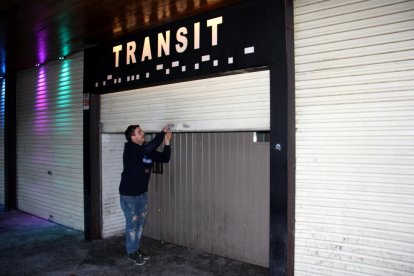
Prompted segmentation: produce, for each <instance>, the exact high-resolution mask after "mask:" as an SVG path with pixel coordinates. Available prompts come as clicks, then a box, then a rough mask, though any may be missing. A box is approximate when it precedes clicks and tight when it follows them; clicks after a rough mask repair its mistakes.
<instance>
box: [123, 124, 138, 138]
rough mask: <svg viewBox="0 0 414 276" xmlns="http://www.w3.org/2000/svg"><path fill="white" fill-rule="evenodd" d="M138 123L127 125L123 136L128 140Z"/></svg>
mask: <svg viewBox="0 0 414 276" xmlns="http://www.w3.org/2000/svg"><path fill="white" fill-rule="evenodd" d="M138 127H139V125H130V126H128V127H127V129H126V130H125V138H126V139H127V140H128V141H131V136H133V135H134V132H135V129H136V128H138Z"/></svg>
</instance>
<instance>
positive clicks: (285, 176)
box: [84, 1, 295, 275]
mask: <svg viewBox="0 0 414 276" xmlns="http://www.w3.org/2000/svg"><path fill="white" fill-rule="evenodd" d="M292 13H293V7H292V6H289V5H288V6H285V3H283V2H279V1H246V2H244V3H242V4H239V5H235V6H231V7H228V8H225V9H220V10H217V11H213V12H210V13H207V14H202V15H199V16H195V17H191V18H188V19H185V20H182V21H178V22H173V23H171V24H167V25H165V26H160V27H158V28H155V29H153V30H150V31H148V32H145V33H143V34H138V35H135V36H131V37H127V38H125V39H122V40H119V41H114V42H113V43H111V44H110V45H100V46H97V47H94V48H90V49H86V51H85V70H84V74H85V75H84V76H85V77H84V80H85V82H84V100H85V103H84V104H85V105H86V108H85V106H84V109H85V110H84V130H85V131H84V149H85V151H84V160H85V161H84V170H85V173H84V183H85V195H84V196H85V203H86V206H85V237H86V238H87V239H96V238H100V233H101V229H100V227H101V226H100V225H101V223H102V222H101V219H100V218H101V217H100V213H101V211H100V208H101V207H100V206H101V202H100V192H101V191H100V188H99V187H100V162H99V151H100V149H99V145H98V144H97V143H96V142H95V141H98V140H99V133H100V132H99V131H100V130H99V122H100V118H99V114H100V102H99V95H101V94H105V93H111V92H116V91H123V90H129V89H134V88H140V87H148V86H156V85H160V84H166V83H175V82H180V81H188V80H194V79H201V78H209V77H215V76H221V75H228V74H240V73H243V72H249V71H256V70H263V69H267V70H269V72H270V117H271V118H270V122H271V123H270V148H269V153H270V168H271V169H270V195H269V197H270V237H269V238H270V239H269V240H270V244H269V249H270V252H269V266H270V269H271V272H272V274H273V275H285V274H291V273H292V272H293V249H294V245H293V230H294V225H293V222H294V219H293V218H294V156H295V153H294V149H295V142H294V141H295V139H294V79H293V29H292V23H293V22H292V21H293V15H292ZM203 61H210V62H209V65H208V64H207V62H204V63H203Z"/></svg>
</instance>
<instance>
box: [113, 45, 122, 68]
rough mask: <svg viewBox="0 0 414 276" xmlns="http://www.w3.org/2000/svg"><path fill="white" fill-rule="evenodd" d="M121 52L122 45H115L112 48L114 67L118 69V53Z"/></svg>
mask: <svg viewBox="0 0 414 276" xmlns="http://www.w3.org/2000/svg"><path fill="white" fill-rule="evenodd" d="M121 51H122V45H117V46H115V47H113V48H112V52H113V53H115V67H119V52H121Z"/></svg>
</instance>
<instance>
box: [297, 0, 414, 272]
mask: <svg viewBox="0 0 414 276" xmlns="http://www.w3.org/2000/svg"><path fill="white" fill-rule="evenodd" d="M294 13H295V18H294V20H295V26H294V28H295V34H294V37H295V71H296V72H295V78H296V120H297V124H296V125H297V126H296V128H297V133H296V135H297V136H296V137H297V138H296V145H297V149H296V154H297V156H296V164H297V168H296V172H297V175H296V232H295V275H412V274H414V142H413V141H414V89H413V87H414V1H395V0H392V1H391V0H383V1H359V0H353V1H339V0H335V1H310V0H302V1H295V2H294Z"/></svg>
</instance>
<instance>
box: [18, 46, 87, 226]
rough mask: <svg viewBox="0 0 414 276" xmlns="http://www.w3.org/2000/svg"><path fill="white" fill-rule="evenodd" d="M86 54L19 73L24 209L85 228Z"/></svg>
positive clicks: (20, 190)
mask: <svg viewBox="0 0 414 276" xmlns="http://www.w3.org/2000/svg"><path fill="white" fill-rule="evenodd" d="M82 99H83V53H79V54H76V55H73V56H71V57H69V58H67V59H64V60H60V61H56V62H51V63H48V64H44V65H42V66H40V67H38V68H35V69H30V70H26V71H23V72H21V73H19V74H18V77H17V200H18V208H19V209H20V210H23V211H25V212H28V213H31V214H34V215H36V216H39V217H42V218H45V219H50V220H53V221H55V222H57V223H59V224H63V225H65V226H68V227H71V228H74V229H78V230H83V229H84V207H83V206H84V204H83V100H82Z"/></svg>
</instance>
